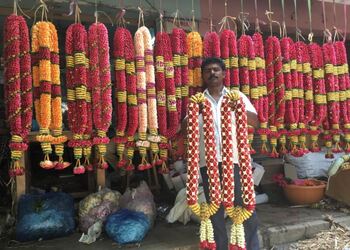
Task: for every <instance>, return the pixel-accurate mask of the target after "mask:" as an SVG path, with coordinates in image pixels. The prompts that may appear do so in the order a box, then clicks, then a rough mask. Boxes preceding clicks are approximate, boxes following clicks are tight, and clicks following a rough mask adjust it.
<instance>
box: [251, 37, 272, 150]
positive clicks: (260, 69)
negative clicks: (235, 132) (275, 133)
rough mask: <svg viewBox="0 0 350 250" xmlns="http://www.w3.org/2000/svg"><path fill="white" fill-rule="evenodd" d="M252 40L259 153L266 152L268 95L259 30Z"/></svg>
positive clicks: (262, 44)
mask: <svg viewBox="0 0 350 250" xmlns="http://www.w3.org/2000/svg"><path fill="white" fill-rule="evenodd" d="M252 38H253V41H254V46H255V48H254V51H255V61H256V76H257V77H256V78H257V85H258V89H259V99H260V102H259V103H260V105H259V107H258V109H257V112H258V119H259V123H260V128H259V129H258V133H259V135H260V139H261V141H262V145H261V150H260V151H261V153H262V154H267V153H268V149H267V145H266V142H267V135H268V134H269V130H268V127H267V126H268V111H269V106H268V105H269V104H268V97H267V88H266V72H265V53H264V42H263V38H262V35H261V34H260V33H259V32H255V33H254V35H253V37H252Z"/></svg>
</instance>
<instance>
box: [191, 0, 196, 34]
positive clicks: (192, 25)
mask: <svg viewBox="0 0 350 250" xmlns="http://www.w3.org/2000/svg"><path fill="white" fill-rule="evenodd" d="M191 12H192V24H191V30H192V31H195V30H196V22H195V16H194V0H192V11H191Z"/></svg>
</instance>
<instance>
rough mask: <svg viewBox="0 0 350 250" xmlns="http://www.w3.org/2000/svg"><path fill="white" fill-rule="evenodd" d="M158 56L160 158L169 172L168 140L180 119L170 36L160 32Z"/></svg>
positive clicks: (157, 41) (157, 37)
mask: <svg viewBox="0 0 350 250" xmlns="http://www.w3.org/2000/svg"><path fill="white" fill-rule="evenodd" d="M155 55H156V89H157V105H158V106H157V114H158V126H159V133H160V135H161V142H160V145H159V146H160V158H161V160H162V161H163V163H162V168H161V171H162V172H163V173H164V172H167V171H168V169H167V167H166V161H167V159H168V146H169V145H168V139H171V138H172V137H173V136H174V135H175V134H176V131H177V128H178V124H179V119H178V116H177V111H176V96H175V95H176V90H175V84H174V67H173V62H172V53H171V44H170V38H169V35H168V34H166V33H165V32H158V33H157V35H156V42H155Z"/></svg>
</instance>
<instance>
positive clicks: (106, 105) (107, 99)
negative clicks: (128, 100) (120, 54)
mask: <svg viewBox="0 0 350 250" xmlns="http://www.w3.org/2000/svg"><path fill="white" fill-rule="evenodd" d="M88 35H89V40H88V42H89V43H88V45H89V56H90V69H89V70H90V72H89V73H90V81H91V89H92V117H93V125H94V128H95V131H96V132H95V133H96V134H95V136H94V138H93V144H94V145H97V152H98V155H99V160H98V167H99V168H101V169H106V168H108V164H107V162H105V160H104V156H105V154H106V152H107V144H108V143H109V138H108V136H107V131H108V129H109V126H110V124H111V120H112V88H111V74H110V62H109V42H108V31H107V28H106V26H105V25H104V24H103V23H98V22H97V23H94V24H92V25H91V26H90V28H89V34H88Z"/></svg>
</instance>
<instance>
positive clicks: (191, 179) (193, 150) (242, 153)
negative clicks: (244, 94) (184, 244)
mask: <svg viewBox="0 0 350 250" xmlns="http://www.w3.org/2000/svg"><path fill="white" fill-rule="evenodd" d="M200 103H203V106H204V107H203V111H202V114H203V121H204V122H205V123H206V124H205V126H203V129H204V141H205V148H206V154H205V157H206V162H207V167H208V176H209V185H210V203H209V204H207V203H202V204H198V197H197V195H198V174H199V105H200ZM232 109H234V110H235V115H236V117H235V118H236V124H237V127H236V129H237V135H238V138H237V141H238V150H239V160H240V165H241V168H240V175H241V183H242V190H243V194H242V196H243V203H244V207H240V206H234V183H233V181H232V180H233V178H232V175H233V166H234V164H233V148H232V124H231V111H232ZM221 113H222V125H221V126H222V135H223V136H222V137H223V144H222V145H223V147H224V148H223V159H224V160H223V162H222V168H223V178H222V183H221V185H220V180H219V170H218V162H217V159H216V157H215V155H216V154H215V152H214V151H215V138H214V125H213V114H212V110H211V104H210V102H209V101H208V100H207V99H206V98H205V96H204V95H203V94H202V93H199V94H197V95H195V96H193V97H191V101H190V104H189V112H188V119H189V123H188V124H189V126H188V128H187V129H188V145H189V146H188V156H189V160H188V163H189V166H188V180H187V202H188V204H189V207H190V208H191V209H192V210H193V212H194V213H195V214H196V215H197V216H199V217H200V218H201V227H200V240H201V243H200V247H201V248H208V249H216V244H215V241H214V234H213V228H212V224H211V221H210V217H211V216H212V215H214V214H215V213H216V212H217V210H218V208H219V207H220V204H221V202H223V205H224V206H225V208H226V212H227V214H228V215H229V217H230V218H231V219H232V221H233V225H232V228H231V237H230V249H231V248H232V249H234V248H237V247H239V249H245V239H244V228H243V222H244V221H245V220H246V219H248V218H249V217H250V216H251V214H252V212H253V210H254V208H255V198H254V190H253V182H252V178H251V168H250V167H251V166H250V155H249V151H248V149H249V142H248V126H247V116H246V112H245V105H244V103H243V100H242V98H240V96H239V93H238V92H237V91H234V92H231V93H230V94H228V96H227V97H225V98H224V100H223V104H222V108H221ZM213 150H214V151H213ZM226 177H227V178H226ZM243 180H244V181H243ZM221 189H222V190H223V194H224V195H223V196H222V197H221V195H220V194H221Z"/></svg>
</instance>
